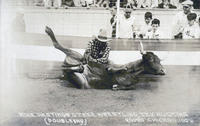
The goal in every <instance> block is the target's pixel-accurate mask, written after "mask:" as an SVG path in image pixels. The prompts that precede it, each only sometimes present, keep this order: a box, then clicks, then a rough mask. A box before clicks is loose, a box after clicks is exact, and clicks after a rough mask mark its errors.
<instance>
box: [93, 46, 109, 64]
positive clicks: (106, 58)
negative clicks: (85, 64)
mask: <svg viewBox="0 0 200 126" xmlns="http://www.w3.org/2000/svg"><path fill="white" fill-rule="evenodd" d="M109 53H110V47H107V48H106V50H105V52H104V54H103V56H102V58H98V59H96V60H97V62H98V63H101V64H104V63H107V62H108V57H109Z"/></svg>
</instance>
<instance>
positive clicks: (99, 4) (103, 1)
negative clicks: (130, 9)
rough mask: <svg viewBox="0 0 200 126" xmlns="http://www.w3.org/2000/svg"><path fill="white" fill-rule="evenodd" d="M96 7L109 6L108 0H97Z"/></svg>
mask: <svg viewBox="0 0 200 126" xmlns="http://www.w3.org/2000/svg"><path fill="white" fill-rule="evenodd" d="M96 6H97V7H105V8H106V9H108V8H109V0H99V1H98V2H97V4H96Z"/></svg>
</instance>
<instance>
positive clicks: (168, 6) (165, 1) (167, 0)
mask: <svg viewBox="0 0 200 126" xmlns="http://www.w3.org/2000/svg"><path fill="white" fill-rule="evenodd" d="M158 8H165V9H176V8H177V7H176V6H174V5H172V4H170V0H162V3H160V4H159V5H158Z"/></svg>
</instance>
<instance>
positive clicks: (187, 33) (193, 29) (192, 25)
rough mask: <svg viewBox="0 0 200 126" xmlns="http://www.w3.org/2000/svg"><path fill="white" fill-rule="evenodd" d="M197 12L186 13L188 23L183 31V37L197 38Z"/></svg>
mask: <svg viewBox="0 0 200 126" xmlns="http://www.w3.org/2000/svg"><path fill="white" fill-rule="evenodd" d="M196 18H197V14H195V13H190V14H188V15H187V19H188V24H187V26H186V27H185V28H184V31H183V39H197V38H199V36H200V30H199V29H200V28H199V26H198V24H197V23H196Z"/></svg>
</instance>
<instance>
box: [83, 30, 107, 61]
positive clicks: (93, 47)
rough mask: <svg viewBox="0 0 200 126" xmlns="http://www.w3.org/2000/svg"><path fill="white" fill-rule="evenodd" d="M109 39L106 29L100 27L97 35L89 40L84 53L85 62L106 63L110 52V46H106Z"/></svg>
mask: <svg viewBox="0 0 200 126" xmlns="http://www.w3.org/2000/svg"><path fill="white" fill-rule="evenodd" d="M109 41H110V39H108V38H107V31H106V30H104V29H100V31H99V35H98V36H95V38H94V39H92V40H91V41H90V42H89V44H88V48H87V49H86V51H85V53H84V57H85V60H86V62H87V63H88V62H95V63H98V64H107V63H108V56H109V52H110V47H108V42H109Z"/></svg>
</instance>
